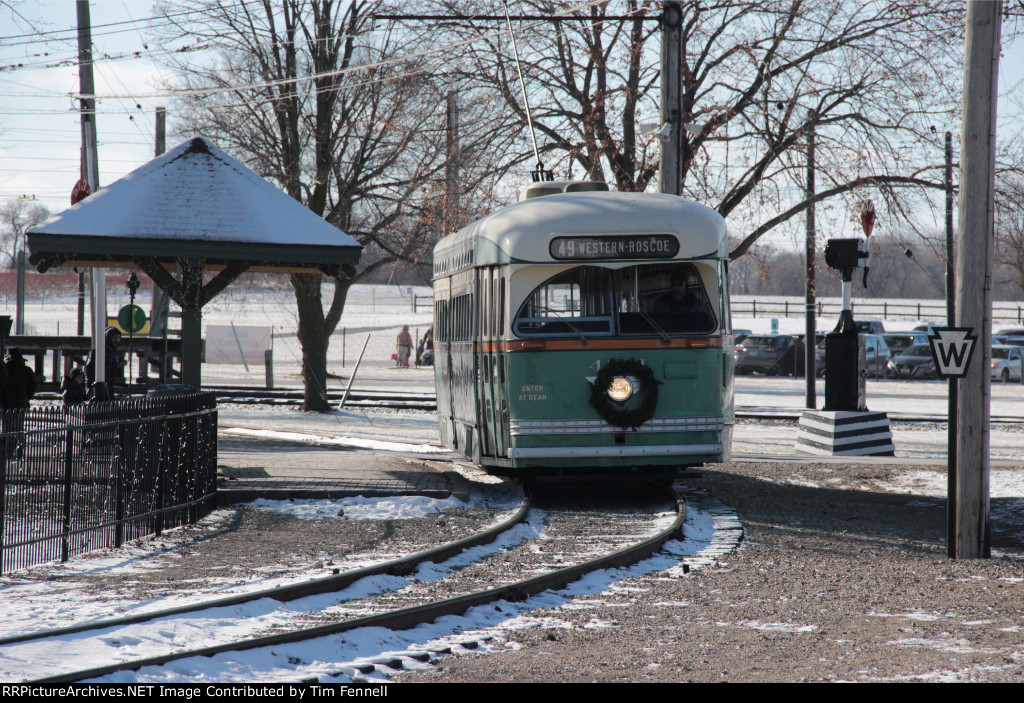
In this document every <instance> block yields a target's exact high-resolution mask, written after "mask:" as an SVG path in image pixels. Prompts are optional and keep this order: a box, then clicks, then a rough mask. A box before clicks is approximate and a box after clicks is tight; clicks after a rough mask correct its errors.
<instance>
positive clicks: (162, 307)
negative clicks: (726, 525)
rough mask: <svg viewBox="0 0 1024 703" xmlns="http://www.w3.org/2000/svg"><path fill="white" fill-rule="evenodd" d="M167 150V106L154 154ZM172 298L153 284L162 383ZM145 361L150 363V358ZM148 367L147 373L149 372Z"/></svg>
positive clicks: (160, 113) (160, 115)
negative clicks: (160, 343)
mask: <svg viewBox="0 0 1024 703" xmlns="http://www.w3.org/2000/svg"><path fill="white" fill-rule="evenodd" d="M166 150H167V108H165V107H158V108H157V109H156V134H155V135H154V148H153V156H160V155H161V154H162V153H164V152H165V151H166ZM170 308H171V299H170V298H168V297H167V294H166V293H164V291H163V289H162V288H161V287H160V286H158V285H155V284H154V285H153V301H152V303H151V305H150V311H149V333H150V334H151V335H153V336H163V338H164V346H163V350H164V353H163V354H161V356H160V383H167V328H168V326H169V323H170V312H171V310H170ZM143 363H145V364H147V365H148V364H149V358H148V357H146V361H144V362H143ZM148 373H149V371H148V368H147V370H146V373H145V374H143V375H146V374H148Z"/></svg>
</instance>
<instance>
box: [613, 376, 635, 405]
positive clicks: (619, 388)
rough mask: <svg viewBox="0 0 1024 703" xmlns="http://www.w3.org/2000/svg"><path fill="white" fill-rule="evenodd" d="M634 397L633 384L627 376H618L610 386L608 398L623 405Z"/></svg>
mask: <svg viewBox="0 0 1024 703" xmlns="http://www.w3.org/2000/svg"><path fill="white" fill-rule="evenodd" d="M631 395H633V384H632V383H630V381H629V379H628V378H626V377H625V376H616V377H615V378H613V379H612V382H611V383H609V384H608V397H609V398H611V399H612V400H614V401H615V402H616V403H622V402H624V401H625V400H627V399H628V398H629V396H631Z"/></svg>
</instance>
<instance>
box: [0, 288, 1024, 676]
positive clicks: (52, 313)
mask: <svg viewBox="0 0 1024 703" xmlns="http://www.w3.org/2000/svg"><path fill="white" fill-rule="evenodd" d="M428 294H429V290H428V289H427V288H416V289H411V288H407V287H401V288H397V287H391V286H355V287H353V289H352V292H351V293H350V297H349V304H348V305H347V306H346V309H345V314H344V316H343V317H342V320H341V323H340V325H339V329H338V332H337V333H336V334H335V337H334V338H333V339H332V343H331V348H330V356H329V369H330V372H331V373H333V374H337V375H339V376H340V375H344V376H345V377H348V376H350V375H351V374H352V373H353V371H354V367H355V363H356V359H357V357H358V355H359V352H360V349H361V347H362V345H363V343H364V341H366V339H367V335H369V340H370V341H369V344H368V346H367V351H366V355H365V357H364V360H363V363H362V366H361V368H360V371H359V375H357V377H356V380H355V386H356V387H373V388H391V389H401V390H429V389H431V388H432V387H433V370H432V369H429V368H428V369H416V368H408V369H406V368H401V369H400V368H395V367H394V364H393V362H392V361H391V360H390V355H391V352H392V351H393V349H394V339H395V336H396V335H397V333H398V331H399V329H400V328H401V325H403V324H408V325H410V328H411V331H412V332H413V334H414V335H416V336H417V337H420V336H422V334H423V332H424V331H425V330H426V328H427V327H428V326H429V324H430V321H431V311H430V309H429V307H426V306H423V305H422V304H421V307H420V312H416V313H414V312H412V296H413V295H428ZM111 297H112V300H111V303H110V306H109V307H110V309H111V311H112V312H116V310H117V309H118V307H120V305H122V304H125V303H126V302H127V300H120V299H118V298H117V293H116V291H111ZM122 297H123V296H122ZM74 306H75V300H74V298H67V299H50V300H45V301H43V300H37V301H31V300H30V301H28V304H27V316H26V317H27V320H28V321H29V332H30V333H35V334H58V333H60V332H63V333H65V334H66V333H68V331H69V330H71V329H73V324H74V322H73V321H74V319H75V313H74ZM12 307H13V306H12ZM204 322H205V323H206V324H221V325H227V324H231V323H234V324H235V325H269V326H272V327H273V328H274V330H275V341H274V366H275V368H274V375H275V381H276V382H277V384H278V385H285V386H292V387H295V386H297V385H298V383H299V367H300V359H301V354H300V351H299V347H298V343H297V340H296V338H295V329H296V326H297V323H296V318H295V308H294V301H293V299H292V296H291V293H290V292H289V291H287V290H285V291H275V290H269V289H256V288H252V287H250V288H240V289H228V291H226V292H225V293H224V294H222V295H221V296H219V297H218V298H217V299H215V300H214V301H213V302H212V303H211V304H210V305H208V306H207V308H206V309H205V310H204ZM734 325H735V326H736V327H737V328H747V329H753V330H754V331H756V332H767V331H769V328H770V320H769V319H766V318H758V319H743V318H737V319H735V320H734ZM802 325H803V321H802V319H800V318H790V319H788V320H786V319H783V320H780V325H779V327H780V330H781V331H783V332H802V331H803V326H802ZM897 326H899V327H903V328H910V327H912V326H913V323H912V322H907V323H906V324H904V325H893V327H897ZM826 327H827V324H826V323H825V322H824V321H820V322H819V328H822V329H825V328H826ZM203 374H204V381H205V382H206V383H209V384H211V385H215V384H238V385H246V384H248V385H255V386H261V385H263V383H264V378H265V377H264V370H263V368H262V367H250V369H248V370H246V369H244V367H242V366H229V365H217V366H213V365H206V366H204V369H203ZM329 383H331V384H332V387H334V388H339V389H340V388H343V387H344V383H347V381H346V382H344V383H343V382H342V381H340V380H337V379H334V380H331V381H329ZM803 383H804V382H803V380H801V379H795V380H790V379H763V378H760V377H740V378H738V379H737V384H736V388H737V397H736V402H737V405H738V406H746V407H750V406H755V407H763V408H766V409H770V408H784V409H787V410H790V411H792V410H797V409H799V408H801V407H802V406H803V390H802V389H803V387H804V386H803ZM334 384H336V385H334ZM817 387H818V392H819V395H820V394H821V392H822V384H821V382H820V381H819V382H818V386H817ZM945 392H946V385H945V384H943V383H900V382H893V381H879V382H869V383H868V404H869V407H871V409H873V410H884V411H887V412H899V411H901V410H903V411H905V410H906V409H907V407H913V408H914V411H915V412H919V413H927V414H933V415H934V416H935V417H936V418H940V417H941V418H944V415H945V407H946V396H945ZM910 396H912V397H910ZM992 397H993V410H992V414H993V416H1001V415H1002V416H1014V417H1024V392H1022V390H1021V387H1020V386H1017V385H1012V386H1009V385H1008V386H1000V385H996V386H993V392H992ZM220 424H221V427H222V431H224V432H225V433H234V434H236V435H242V434H246V433H248V434H250V435H252V434H257V435H262V436H267V437H272V436H273V437H277V438H285V437H286V438H288V439H292V440H299V441H312V442H330V443H339V444H349V445H350V446H362V447H371V448H374V449H377V450H394V451H404V452H408V451H416V452H420V453H428V452H430V451H433V448H434V447H435V446H436V444H437V422H436V417H435V416H434V415H433V414H431V413H417V412H390V413H389V412H372V413H371V412H361V411H353V410H345V411H335V412H332V413H326V414H323V415H318V414H311V413H302V412H299V411H297V410H294V409H288V408H280V407H254V406H243V405H233V404H230V403H226V404H222V405H221V406H220ZM795 434H796V428H795V427H793V426H792V425H779V424H769V423H761V424H746V423H744V424H740V425H737V427H736V431H735V437H734V454H735V455H743V454H751V455H754V454H756V455H770V456H789V457H791V456H792V455H793V447H794V444H795ZM945 434H946V432H945V428H944V426H942V425H938V424H928V425H897V426H896V427H895V428H894V440H895V444H896V447H897V455H898V456H900V457H906V458H917V459H932V460H934V459H941V458H943V457H944V455H945V449H944V448H945ZM991 437H992V454H993V456H994V457H997V458H1003V459H1007V460H1009V461H1011V462H1012V461H1018V460H1019V461H1022V463H1024V433H1021V432H1016V431H1014V430H1013V429H1010V428H1005V427H1002V426H999V425H994V426H993V428H992V435H991ZM991 482H992V495H993V497H997V498H1008V499H1011V500H1010V501H1000V502H999V504H998V505H995V506H994V508H993V510H994V512H996V511H998V510H1014V511H1016V510H1024V500H1021V499H1022V498H1024V471H1021V470H1019V469H1008V468H994V469H993V471H992V479H991ZM870 490H888V491H894V492H897V491H898V492H901V493H907V494H911V495H920V496H921V497H922V499H924V500H928V499H934V498H937V497H940V496H942V495H943V494H944V492H945V473H944V471H942V470H940V469H939V468H938V467H935V466H932V467H931V468H929V467H927V466H913V465H908V466H906V467H905V468H904V469H903V470H901V471H900V472H897V473H896V475H895V477H894V478H893V479H891V480H890V481H889V482H888V483H887V484H886V485H881V484H879V485H873V486H871V487H870ZM260 505H261V507H263V508H264V509H281V507H280V506H275V505H274V504H273V503H270V502H268V503H263V502H261V503H260ZM346 505H347V507H344V508H343V509H344V510H345V511H346V514H348V515H350V516H351V515H352V514H353V513H352V512H350V511H364V512H365V517H366V519H401V518H402V517H403V516H410V515H414V514H423V511H430V510H437V509H439V507H440V505H441V504H440V503H438V502H430V501H424V500H423V499H418V498H396V499H387V500H378V501H376V502H370V503H362V504H361V503H358V502H357V503H349V504H346ZM290 506H291V507H290V508H289V509H291V510H298V511H300V512H303V513H306V514H309V515H311V516H320V517H322V515H323V514H329V513H330V512H331V510H335V511H336V509H337V507H341V504H339V503H333V504H332V505H331V506H326V505H323V504H317V503H309V504H302V503H297V502H296V503H292V504H290ZM360 516H361V517H363V516H364V515H362V514H361V515H360ZM229 517H230V511H217V512H215V513H214V514H212V515H211V516H209V517H208V518H207V519H206V521H204V523H203V524H204V525H205V526H207V527H208V529H211V530H214V529H217V525H219V524H221V521H224V520H227V519H229ZM713 523H714V521H713V519H712V518H711V517H710V516H709V514H708V513H706V512H702V511H700V510H696V509H691V510H690V511H688V518H687V525H686V530H685V534H686V538H685V540H683V541H681V542H675V543H670V544H669V545H668V546H667V547H666V549H665V550H664V551H662V552H661V553H660V554H659V555H657V556H655V557H652V558H651V559H648V560H646V561H645V562H643V563H641V564H638V565H636V566H634V567H631V568H627V569H617V570H610V571H605V572H600V573H597V574H591V575H589V576H587V577H586V578H585V579H582V580H581V581H579V582H577V583H576V584H573V585H572V586H571V587H569V588H567V589H564V590H563V591H560V592H558V593H545V594H541V595H539V596H536V597H534V598H530V599H528V600H527V601H525V602H522V603H515V604H512V603H503V604H501V605H500V607H499V608H495V607H494V606H486V607H482V608H475V609H473V610H471V611H469V612H467V613H466V614H465V615H463V616H459V617H447V618H442V619H440V620H439V621H438V622H436V623H434V624H431V625H423V626H419V627H417V628H414V629H412V630H408V631H403V632H391V631H386V630H383V629H381V628H369V629H366V630H360V631H355V632H351V633H346V634H345V635H344V636H336V637H331V638H325V639H323V640H317V641H313V642H307V643H302V644H296V645H288V646H284V647H276V648H275V653H274V654H273V655H271V654H269V653H267V652H266V651H255V652H247V653H240V654H235V655H232V656H218V657H213V658H200V659H195V660H189V661H186V662H183V663H181V664H178V665H173V666H170V667H167V668H165V669H159V670H157V669H150V670H142V671H139V672H135V673H124V674H118V675H116V676H111V677H106V679H105V680H107V681H164V682H169V681H173V682H179V683H181V682H196V683H198V682H229V681H268V682H270V681H296V680H300V679H305V678H312V677H320V676H324V677H326V676H332V675H335V674H337V673H338V672H342V673H341V675H339V676H337V678H335V679H333V680H336V681H346V680H349V679H351V678H359V675H358V674H357V673H356V668H355V667H357V666H358V665H359V664H361V663H364V662H366V661H368V660H370V659H379V658H381V657H386V656H392V655H398V654H401V653H408V652H411V651H416V650H424V649H436V648H439V647H441V646H451V647H452V649H453V651H454V652H455V653H459V652H463V651H468V650H465V649H463V648H462V647H461V645H460V643H462V642H466V641H467V640H477V639H479V638H480V637H483V636H487V637H492V638H493V639H492V640H491V644H487V645H485V647H491V648H500V647H504V646H507V645H506V644H505V638H504V637H503V635H502V633H503V632H506V631H510V630H514V629H516V628H522V627H531V626H537V625H545V626H550V625H552V624H557V623H552V622H549V621H547V620H545V621H543V622H542V621H540V620H538V619H536V618H533V617H532V616H531V615H530V614H529V613H530V611H532V610H534V609H536V608H540V607H562V608H575V607H581V605H580V602H581V601H580V596H584V595H586V596H588V597H595V596H600V594H601V593H609V592H611V591H612V590H614V589H615V588H618V587H619V586H618V584H619V583H620V582H621V581H622V579H624V578H626V577H628V576H631V575H639V574H647V573H652V572H657V571H660V572H665V573H666V574H668V575H680V574H681V573H682V571H683V570H682V562H683V560H684V559H686V560H688V561H689V560H690V559H692V558H693V557H692V555H695V554H699V553H701V552H702V551H704V550H708V548H709V545H710V543H711V540H712V537H713V535H714V528H713ZM540 530H543V524H542V519H540V518H539V517H538V515H537V514H536V513H534V514H532V515H531V520H530V522H529V524H528V525H525V526H521V527H520V528H516V530H513V531H512V533H510V534H507V535H505V536H504V537H503V538H502V540H503V541H502V545H505V544H511V543H515V542H516V541H518V540H522V539H525V538H527V537H529V536H531V535H532V534H536V533H537V532H538V531H540ZM179 547H180V544H177V543H176V542H175V537H174V533H173V531H172V532H169V533H166V534H165V535H164V536H163V537H161V538H157V539H152V540H143V541H140V542H136V543H133V544H131V545H127V546H125V547H124V548H122V549H120V550H118V551H117V553H116V554H111V555H109V556H104V557H103V558H102V559H96V558H89V559H74V560H72V561H71V562H69V563H68V564H67V565H65V566H63V567H62V568H65V569H67V570H69V571H74V570H76V569H78V570H82V569H98V570H109V571H111V572H113V571H122V572H126V573H128V572H131V571H132V570H138V569H145V568H147V565H151V564H153V563H155V560H159V559H164V558H174V552H175V550H176V549H177V548H179ZM488 548H490V547H488ZM478 549H485V548H478ZM482 553H483V552H473V553H470V554H464V555H460V556H459V557H456V558H454V559H453V560H449V561H448V562H445V563H444V564H441V565H428V566H426V567H423V568H421V570H420V572H419V573H418V574H417V575H416V578H421V579H428V578H437V577H440V576H441V575H443V574H444V573H447V571H448V570H450V569H453V568H458V567H459V565H461V564H463V563H466V560H469V559H473V558H479V556H480V555H481V554H482ZM41 568H45V567H41ZM302 577H303V578H306V577H308V576H305V575H303V576H302ZM406 582H407V581H406V580H405V579H401V578H397V577H379V578H376V579H372V580H368V581H367V583H360V584H356V585H355V586H353V587H352V591H351V594H352V595H353V596H355V595H362V594H366V593H371V592H375V591H379V590H383V589H391V588H399V587H401V586H402V585H403V584H404V583H406ZM0 583H2V585H0V613H2V615H3V618H0V628H3V629H2V630H0V631H2V632H3V633H6V634H9V633H12V632H22V631H26V630H30V629H32V628H34V627H38V626H39V624H38V623H39V622H40V621H50V619H51V618H52V619H53V620H66V621H67V622H73V621H78V620H82V619H87V618H90V617H96V613H95V608H94V603H93V601H92V600H91V598H90V596H89V594H87V593H83V592H76V591H75V590H74V587H73V586H72V587H67V586H64V585H63V584H61V583H60V582H59V581H56V580H54V581H41V582H40V581H34V580H30V579H24V578H19V576H18V574H14V575H12V576H10V577H7V578H4V579H3V581H2V582H0ZM269 584H270V582H269V581H260V582H258V583H255V584H248V585H244V586H240V585H237V584H236V585H235V586H234V588H235V589H236V590H234V591H231V592H238V590H241V589H245V588H249V589H253V588H264V587H267V586H268V585H269ZM228 592H229V591H228V590H224V591H223V593H228ZM199 597H202V596H187V595H186V596H183V597H182V598H180V599H159V600H156V601H151V602H146V603H120V604H115V605H116V607H118V608H122V609H123V610H124V611H126V612H127V611H135V612H141V611H143V610H150V611H152V610H159V609H163V608H166V607H170V606H172V605H176V604H179V603H181V602H184V601H185V600H188V599H189V598H199ZM322 598H325V597H322V596H321V597H314V598H313V599H309V602H308V603H302V604H300V605H299V606H297V607H309V608H323V607H329V606H330V604H329V603H328V602H327V601H324V600H318V599H322ZM682 605H685V604H682ZM289 607H291V606H289ZM41 609H46V611H47V615H48V617H47V618H41V617H40V611H41ZM257 612H259V613H261V618H260V620H259V622H260V623H262V625H261V626H266V625H268V624H269V623H273V622H275V618H279V617H281V615H280V613H279V612H278V611H277V610H276V606H274V605H273V604H267V603H262V602H261V603H258V604H254V605H252V606H248V607H246V608H242V609H238V610H232V611H231V612H224V613H221V614H219V615H218V616H217V617H218V620H217V621H216V622H214V621H213V620H209V621H206V620H204V621H203V622H192V623H189V622H187V621H186V620H182V621H180V622H179V621H176V622H170V623H166V622H165V623H164V624H163V626H162V627H163V628H164V629H163V631H161V632H154V631H153V630H149V631H146V630H144V629H140V630H136V631H132V632H124V633H119V634H117V635H111V636H107V637H106V639H105V640H104V639H102V638H103V637H104V636H102V635H101V645H97V644H96V640H94V639H82V638H77V637H68V638H63V640H62V642H61V643H60V645H59V646H54V645H53V644H52V643H51V644H48V645H45V646H43V645H36V646H34V647H30V649H27V650H20V651H21V653H20V654H15V653H14V652H9V651H8V650H9V648H4V650H3V651H0V678H2V679H3V680H5V681H16V680H23V679H26V678H31V677H34V676H42V675H46V674H52V673H54V671H55V669H54V667H56V666H57V665H58V664H59V663H61V662H64V663H67V662H74V666H76V667H82V666H99V665H102V664H106V663H109V662H110V661H112V660H113V659H116V658H118V657H121V656H125V655H127V654H134V655H138V653H140V652H149V651H156V650H157V649H158V648H159V647H158V646H157V643H159V642H163V643H166V642H167V641H168V639H170V640H171V641H173V642H174V643H175V645H176V646H180V647H196V646H204V645H207V644H212V643H213V641H214V638H215V637H217V636H225V635H227V634H237V633H240V632H242V631H246V630H248V628H250V627H251V626H252V625H251V623H248V621H247V620H246V619H245V618H244V617H243V615H247V614H255V613H257ZM275 613H277V614H276V615H275ZM594 626H595V627H597V626H600V623H594ZM745 626H747V627H757V628H762V629H765V628H767V629H771V628H773V627H776V626H778V624H777V623H755V622H750V623H747V624H745ZM138 627H139V628H143V627H144V626H142V625H140V626H138ZM216 633H219V635H218V634H216ZM86 643H91V644H86ZM416 665H417V664H415V663H413V662H412V661H411V660H410V661H409V663H408V664H407V666H416ZM375 676H376V675H375Z"/></svg>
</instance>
